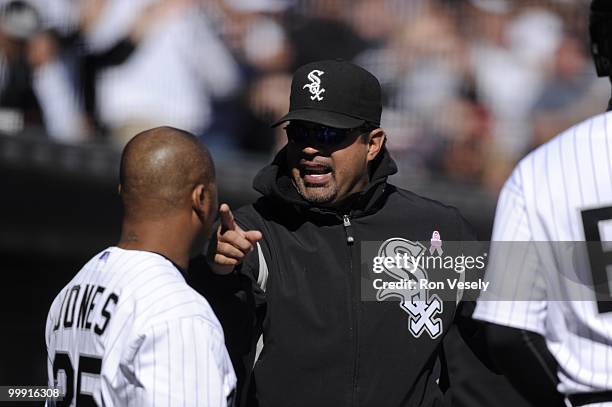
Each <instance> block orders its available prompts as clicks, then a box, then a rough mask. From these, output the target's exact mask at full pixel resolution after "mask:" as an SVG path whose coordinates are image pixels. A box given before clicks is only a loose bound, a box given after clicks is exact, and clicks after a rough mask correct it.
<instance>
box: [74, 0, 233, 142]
mask: <svg viewBox="0 0 612 407" xmlns="http://www.w3.org/2000/svg"><path fill="white" fill-rule="evenodd" d="M81 21H82V29H83V34H84V38H85V44H86V46H87V49H88V50H89V52H91V53H94V54H97V55H98V56H106V58H102V61H101V63H102V64H103V66H102V67H100V66H98V67H97V68H98V70H97V72H96V76H95V92H96V96H95V102H96V112H97V114H98V116H99V120H100V122H101V123H102V125H103V126H104V127H105V128H107V129H108V130H109V131H110V133H111V135H112V140H113V142H115V143H116V144H117V145H122V144H124V143H126V142H127V141H128V140H129V139H130V138H131V136H132V135H134V134H136V133H138V132H139V131H141V130H144V129H147V128H151V127H155V126H159V125H170V126H174V127H178V128H183V129H185V130H187V131H190V132H192V133H195V134H202V133H203V132H204V131H205V130H206V129H207V127H208V126H209V125H210V123H211V120H212V100H213V99H215V98H224V97H228V96H229V95H231V94H232V92H235V91H236V90H237V89H238V85H239V80H240V77H239V73H238V69H237V66H236V64H235V62H234V60H233V58H232V57H231V55H230V54H229V52H228V51H227V49H226V48H225V46H224V44H223V43H221V41H220V40H219V39H218V37H217V36H216V35H215V33H214V32H212V31H211V28H210V26H209V22H208V20H207V19H206V17H205V15H204V13H203V11H202V9H201V7H200V6H199V5H198V4H197V2H195V1H191V0H130V1H125V0H89V3H88V4H87V7H85V8H84V9H83V14H82V17H81ZM118 46H120V48H121V49H122V51H120V52H119V56H118V55H117V53H113V52H112V51H113V50H115V51H116V50H117V49H116V47H118ZM130 48H131V49H130ZM126 50H127V51H126ZM117 58H118V60H117ZM105 59H106V60H105Z"/></svg>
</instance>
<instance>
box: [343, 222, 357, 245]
mask: <svg viewBox="0 0 612 407" xmlns="http://www.w3.org/2000/svg"><path fill="white" fill-rule="evenodd" d="M342 222H343V223H344V231H345V232H346V243H347V244H349V245H352V244H353V243H354V242H355V237H354V236H353V225H351V218H350V217H349V215H344V216H343V217H342Z"/></svg>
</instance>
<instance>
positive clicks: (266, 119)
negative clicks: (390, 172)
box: [0, 0, 610, 385]
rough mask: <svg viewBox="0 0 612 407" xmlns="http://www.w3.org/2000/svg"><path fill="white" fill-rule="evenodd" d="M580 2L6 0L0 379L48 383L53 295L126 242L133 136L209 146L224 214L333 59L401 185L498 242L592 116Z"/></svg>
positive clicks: (600, 89)
mask: <svg viewBox="0 0 612 407" xmlns="http://www.w3.org/2000/svg"><path fill="white" fill-rule="evenodd" d="M588 4H589V2H588V0H0V186H1V187H2V188H1V191H2V192H0V258H1V261H0V271H1V272H2V277H3V278H2V287H4V288H5V290H4V293H3V295H0V309H2V311H1V312H0V321H2V323H3V325H2V332H3V334H4V335H1V336H0V349H2V351H0V385H10V384H22V385H25V384H44V383H45V379H46V360H45V350H46V349H45V344H44V321H45V318H46V314H47V311H48V308H49V305H50V304H51V302H52V300H53V298H54V296H55V295H56V293H57V292H58V291H59V290H60V288H61V287H62V286H64V285H65V284H66V283H67V282H68V281H69V280H70V278H71V277H72V276H73V275H74V274H75V273H76V271H77V270H78V269H79V268H80V267H81V266H82V265H83V264H84V263H85V261H86V260H87V259H89V258H90V257H91V256H92V255H93V254H94V253H96V252H97V251H99V250H102V249H104V248H105V247H107V246H110V245H113V244H114V243H115V242H116V239H117V238H118V236H119V226H120V218H121V207H120V202H119V199H118V197H117V193H116V191H117V181H118V178H117V169H118V157H119V152H120V150H121V147H122V146H123V145H124V144H125V143H126V142H127V141H128V140H129V138H130V137H132V136H133V135H134V134H136V133H137V132H138V131H141V130H144V129H147V128H150V127H154V126H158V125H171V126H175V127H179V128H183V129H187V130H189V131H191V132H193V133H195V134H197V135H198V137H200V139H201V140H202V141H203V142H204V143H206V144H207V145H208V146H209V147H210V148H211V150H212V151H213V156H214V158H215V161H216V163H217V170H218V181H219V187H220V196H221V200H222V201H226V202H229V203H230V204H232V206H233V207H235V206H238V205H240V204H244V203H248V202H252V200H253V199H254V198H255V196H254V192H253V191H252V190H251V188H250V183H251V179H252V178H253V176H254V174H255V172H256V171H257V170H258V169H259V168H261V167H262V166H263V165H264V164H265V163H266V162H267V161H269V160H270V159H271V157H272V156H273V154H274V153H275V152H276V151H277V150H278V149H279V147H280V146H282V145H283V144H284V143H285V135H284V132H283V130H282V129H271V128H270V127H269V124H270V123H271V122H273V121H274V120H275V119H277V118H279V117H280V116H282V115H283V114H285V113H286V112H287V110H288V103H289V88H290V81H291V73H292V72H293V70H294V69H295V68H296V67H298V66H300V65H302V64H304V63H307V62H310V61H313V60H319V59H332V58H333V59H335V58H344V59H347V60H351V61H354V62H356V63H357V64H360V65H362V66H364V67H365V68H367V69H368V70H370V71H371V72H373V73H374V74H375V75H376V76H377V77H378V79H379V80H380V82H381V84H382V87H383V92H384V112H383V119H382V127H383V128H384V129H385V130H386V132H387V135H388V146H389V148H390V150H391V152H392V155H393V157H394V158H395V159H396V161H398V163H399V166H400V173H399V174H398V175H397V176H394V177H393V180H392V181H393V183H395V184H396V185H399V186H402V187H405V188H408V189H411V190H414V191H415V192H417V193H420V194H423V195H426V196H428V197H432V198H434V199H438V200H441V201H443V202H445V203H448V204H452V205H455V206H457V207H458V208H459V209H460V210H461V211H462V213H463V214H464V215H465V216H466V217H467V218H468V220H469V221H470V222H471V223H472V224H473V225H474V226H475V227H476V229H477V230H478V232H479V237H480V239H482V240H487V239H488V237H489V233H490V227H491V222H492V219H493V210H494V205H495V200H496V198H497V193H498V191H499V188H500V187H501V185H502V183H503V182H504V180H505V178H506V177H507V175H508V174H509V171H510V170H511V168H512V166H513V165H514V164H515V163H516V161H517V160H519V159H520V158H521V157H522V156H524V155H525V154H526V153H527V152H528V151H530V150H531V149H533V148H535V147H536V146H538V145H540V144H542V143H544V142H545V141H546V140H548V139H549V138H551V137H552V136H554V135H555V134H556V133H558V132H559V131H561V130H563V129H565V128H567V127H569V126H571V125H572V124H575V123H577V122H579V121H581V120H582V119H584V118H586V117H588V116H591V115H594V114H597V113H600V112H603V111H604V110H605V108H606V105H607V100H608V98H609V96H610V84H609V82H607V80H606V79H597V78H596V76H595V70H594V67H593V64H592V62H591V58H590V50H589V44H588V34H587V32H588V30H587V16H588Z"/></svg>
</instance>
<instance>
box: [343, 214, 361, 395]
mask: <svg viewBox="0 0 612 407" xmlns="http://www.w3.org/2000/svg"><path fill="white" fill-rule="evenodd" d="M342 223H343V225H344V231H345V233H346V244H347V247H348V252H349V259H350V261H349V276H348V277H349V288H350V293H351V311H352V314H353V315H352V316H353V320H352V322H353V325H352V331H353V344H354V348H353V378H352V383H351V406H355V405H356V404H357V398H358V395H357V393H358V390H357V371H358V367H359V299H358V298H355V296H356V295H357V290H356V285H355V283H354V279H355V277H354V276H353V244H354V243H355V234H354V231H353V225H351V219H350V215H348V214H347V215H344V216H343V217H342Z"/></svg>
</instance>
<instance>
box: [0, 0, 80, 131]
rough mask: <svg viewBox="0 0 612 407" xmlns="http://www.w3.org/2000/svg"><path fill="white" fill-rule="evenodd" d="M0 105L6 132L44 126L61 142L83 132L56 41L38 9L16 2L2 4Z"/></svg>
mask: <svg viewBox="0 0 612 407" xmlns="http://www.w3.org/2000/svg"><path fill="white" fill-rule="evenodd" d="M0 109H1V110H0V129H1V130H2V131H3V132H5V133H9V134H11V133H17V132H20V131H23V130H25V129H27V128H33V127H40V126H42V125H44V128H45V129H46V132H47V134H48V135H49V136H51V137H52V138H54V139H57V140H60V141H64V142H74V141H79V140H83V139H84V138H85V137H86V136H87V131H86V127H85V121H84V117H83V114H82V110H81V109H80V107H79V104H78V101H77V98H76V94H75V90H74V88H73V86H72V82H71V80H70V78H69V75H68V72H67V71H66V68H65V66H64V65H63V64H62V62H61V61H60V59H59V58H58V43H57V41H56V39H55V37H54V36H53V35H52V33H50V32H46V31H43V30H42V22H41V17H40V14H39V13H38V11H37V10H36V9H35V8H34V7H33V6H32V5H31V4H29V3H27V2H23V1H19V0H17V1H10V2H5V3H4V4H3V5H2V8H1V14H0Z"/></svg>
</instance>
